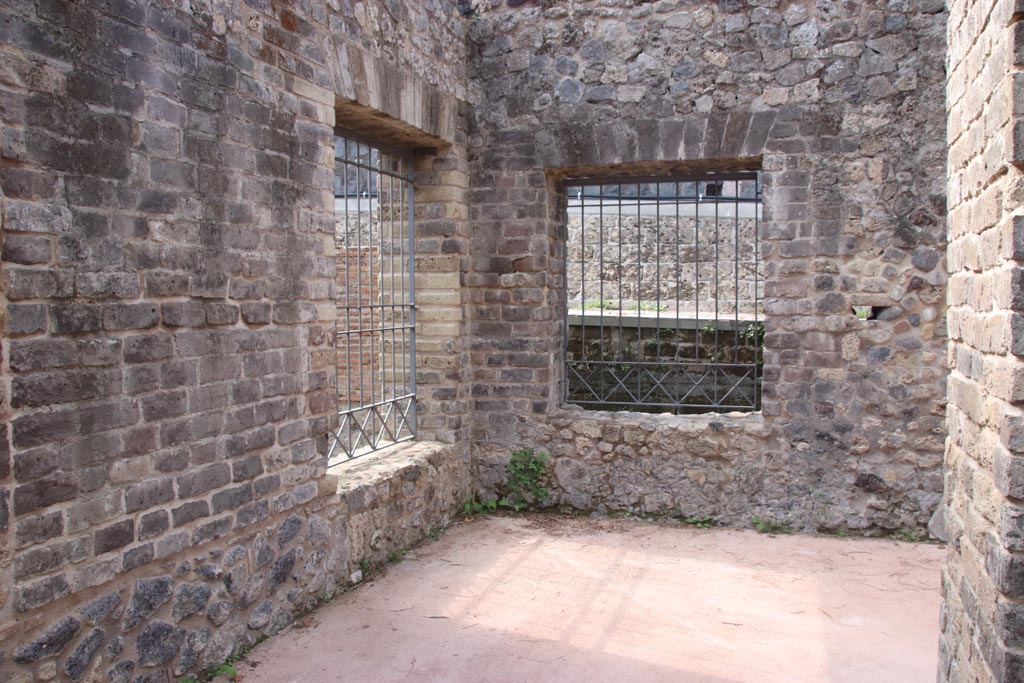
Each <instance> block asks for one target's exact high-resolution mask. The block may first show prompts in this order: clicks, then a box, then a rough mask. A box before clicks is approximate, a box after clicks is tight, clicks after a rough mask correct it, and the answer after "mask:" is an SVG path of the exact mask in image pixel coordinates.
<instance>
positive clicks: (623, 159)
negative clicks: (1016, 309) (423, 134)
mask: <svg viewBox="0 0 1024 683" xmlns="http://www.w3.org/2000/svg"><path fill="white" fill-rule="evenodd" d="M476 7H477V9H476V12H475V14H474V15H473V16H472V17H471V18H470V21H469V28H468V35H469V39H470V46H469V47H470V62H469V63H470V89H469V92H470V98H471V104H472V105H473V110H472V114H473V117H472V128H471V131H470V132H471V137H470V140H471V145H470V168H471V189H470V195H469V196H470V205H471V211H472V213H471V217H472V220H473V240H472V242H471V249H472V251H471V254H472V256H473V260H472V265H473V270H472V272H471V274H470V279H469V283H470V285H471V287H472V288H473V291H472V296H473V304H474V308H473V320H472V330H473V335H474V341H473V344H474V346H473V392H474V408H475V415H474V424H473V442H474V449H473V450H474V456H475V460H474V466H475V467H476V471H477V480H478V481H479V482H480V483H481V485H482V486H484V487H485V488H487V487H488V486H490V485H491V484H492V483H494V482H496V481H498V480H499V479H500V478H501V477H502V476H503V471H504V462H505V461H506V460H507V458H508V454H509V452H510V451H511V450H514V449H515V448H518V447H521V446H537V447H540V448H550V449H552V450H554V449H556V448H557V449H558V451H559V452H558V453H556V454H555V456H556V457H555V462H554V464H555V473H556V476H555V477H554V479H553V481H552V482H551V483H552V490H553V492H554V494H553V501H554V502H557V503H563V504H567V505H577V504H578V501H586V505H585V506H584V507H585V508H586V509H597V510H628V511H634V512H640V513H643V512H647V511H651V512H653V511H658V512H659V513H661V514H682V513H683V512H684V511H686V510H691V509H692V506H693V503H694V500H699V501H700V502H701V503H702V505H703V509H704V514H709V515H716V516H719V517H720V518H721V519H723V520H725V521H729V522H732V523H741V524H746V523H749V518H750V516H752V515H758V516H762V517H775V518H780V519H785V520H787V521H788V522H789V523H791V524H793V525H796V526H799V527H802V528H810V529H814V528H819V529H836V528H844V527H848V528H873V529H895V528H901V527H905V528H909V529H915V530H917V531H923V529H924V526H925V525H926V523H927V522H928V520H929V517H930V516H931V514H932V512H933V511H934V510H935V509H936V507H937V505H938V502H939V500H940V498H941V494H942V474H941V459H942V449H943V435H944V412H945V388H944V387H945V376H946V370H945V367H944V363H945V360H944V359H945V310H944V308H945V306H944V299H945V282H946V275H945V267H944V264H943V260H942V256H943V249H944V244H945V222H944V213H945V197H944V182H943V177H944V173H943V164H944V141H943V135H942V131H943V130H944V125H945V122H944V120H943V114H942V109H941V107H937V106H936V103H937V102H939V101H941V100H942V97H943V58H944V42H945V41H944V26H945V17H944V13H943V9H944V8H943V3H942V2H940V1H938V0H925V1H921V2H913V3H900V4H898V5H897V4H893V3H889V4H887V5H885V6H881V5H875V4H870V3H845V4H841V3H832V2H819V3H812V4H807V3H804V2H785V1H783V2H780V3H776V4H773V5H772V7H771V8H768V7H759V6H754V3H670V2H668V3H640V4H638V3H634V2H628V1H626V0H623V1H621V2H577V3H572V4H570V5H565V4H553V5H540V6H538V5H533V4H526V5H521V3H512V2H508V3H502V2H490V3H477V4H476ZM751 168H759V169H761V171H762V174H763V189H764V217H765V220H764V221H763V223H762V226H761V227H762V246H763V250H764V259H765V260H764V274H765V281H764V287H765V290H764V294H765V300H764V307H765V313H766V337H765V383H764V402H763V411H762V415H761V416H749V417H748V418H746V419H748V420H749V421H751V422H752V425H751V426H750V428H749V429H748V430H744V429H742V428H740V427H734V429H736V430H738V431H739V432H742V433H743V435H744V439H742V440H741V439H736V440H735V442H734V444H735V446H736V448H737V450H736V452H734V453H728V454H726V455H727V457H725V462H724V463H723V461H722V459H720V457H716V456H712V455H711V452H712V451H714V452H716V453H718V452H720V451H719V447H718V446H716V447H715V448H714V449H711V450H709V451H708V452H707V453H703V452H689V451H687V450H686V449H681V448H679V447H678V445H677V444H675V443H673V442H672V441H671V440H660V439H659V440H658V441H657V444H655V445H651V444H645V443H633V444H625V445H624V447H625V450H618V451H615V452H616V453H622V454H623V455H622V456H621V457H622V458H623V459H624V461H623V462H620V461H619V460H618V458H617V457H613V456H612V455H610V454H609V451H608V448H609V444H612V446H613V451H614V449H615V448H618V447H619V446H623V444H621V443H620V442H618V441H614V440H613V441H608V440H607V439H603V438H601V434H603V433H605V432H606V431H607V430H611V432H614V433H617V432H616V430H620V429H626V428H627V427H630V426H632V425H633V424H634V422H635V421H636V418H633V417H629V418H628V419H627V418H624V417H621V416H617V415H615V414H611V413H604V414H601V413H596V412H581V411H565V410H563V409H562V408H561V407H560V403H561V391H562V387H561V379H562V373H563V370H562V339H563V331H562V330H561V329H560V323H559V321H560V320H561V312H560V311H561V309H560V307H561V305H562V277H563V268H564V264H563V263H562V262H561V259H562V253H563V251H562V243H561V240H562V239H563V238H562V229H561V228H560V225H559V215H558V206H559V203H558V193H559V190H560V188H559V180H560V179H561V178H565V177H569V178H571V177H581V176H583V177H588V176H596V175H599V174H602V173H604V174H612V175H614V176H618V177H621V176H624V175H629V174H630V173H638V174H640V175H648V174H653V173H664V172H667V171H671V170H677V171H687V170H689V171H693V170H702V169H703V170H716V169H732V170H744V169H751ZM858 305H867V306H875V307H877V308H878V311H879V313H880V315H879V316H878V319H876V320H871V321H867V322H865V321H862V320H859V319H858V318H857V317H856V316H855V315H854V313H853V310H852V308H853V306H858ZM566 420H569V421H572V422H573V424H575V425H577V426H580V425H581V424H582V423H584V422H591V423H592V427H593V428H592V429H590V428H588V434H587V435H581V434H573V433H572V432H571V430H565V429H562V428H560V427H559V425H560V424H562V422H563V421H566ZM684 420H685V419H684ZM705 422H707V429H717V428H719V427H721V426H722V424H732V422H733V420H732V419H729V420H727V421H725V422H724V423H723V422H721V421H715V420H710V421H705ZM680 424H681V426H680V428H681V429H686V428H687V427H686V425H685V424H683V423H682V422H681V423H680ZM580 428H582V427H580ZM632 433H634V434H639V433H640V432H632ZM748 436H749V437H750V438H753V439H755V441H756V445H752V444H751V443H750V442H749V441H747V437H748ZM616 438H618V437H617V436H616ZM709 438H710V439H711V440H713V441H717V436H716V435H709ZM740 443H743V444H744V446H742V447H741V446H740V445H739V444H740ZM568 444H571V446H572V447H571V448H569V447H567V445H568ZM741 448H742V450H740V449H741ZM630 449H632V450H630ZM638 457H639V458H643V464H642V465H637V469H636V470H632V469H631V470H630V471H631V473H632V476H631V477H630V478H629V482H628V485H626V484H625V483H624V482H623V478H622V476H621V472H622V469H623V467H624V466H627V462H628V465H629V467H632V465H633V464H634V463H633V459H634V458H638ZM563 459H569V460H571V462H566V463H561V462H560V461H561V460H563ZM663 492H667V493H666V495H667V496H668V498H664V497H663V496H662V495H661V494H662V493H663ZM694 492H697V493H696V494H695V493H694ZM584 493H585V495H584ZM648 494H650V495H654V494H658V495H657V502H656V504H652V505H649V504H648V503H647V502H645V501H646V499H647V496H648ZM652 500H654V499H652Z"/></svg>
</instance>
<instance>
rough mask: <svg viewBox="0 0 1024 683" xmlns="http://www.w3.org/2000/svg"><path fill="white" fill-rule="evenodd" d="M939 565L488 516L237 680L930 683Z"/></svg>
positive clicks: (715, 533) (628, 526)
mask: <svg viewBox="0 0 1024 683" xmlns="http://www.w3.org/2000/svg"><path fill="white" fill-rule="evenodd" d="M943 554H944V551H943V549H942V548H941V547H938V546H933V545H921V544H907V543H899V542H895V541H891V540H865V539H858V538H848V539H840V538H827V537H817V536H803V535H793V536H767V535H759V534H757V533H755V532H753V531H734V530H701V529H691V528H682V527H676V526H662V525H656V524H651V523H644V522H625V521H605V520H590V519H578V518H566V517H551V516H537V517H530V516H527V517H500V516H497V517H486V518H478V519H476V520H473V521H470V522H467V523H460V524H458V525H456V526H454V527H453V528H451V529H449V530H448V531H447V533H446V534H445V535H444V536H443V537H442V538H441V539H440V540H439V541H437V542H428V543H426V544H425V545H423V546H421V547H420V548H418V549H416V550H414V551H412V552H410V553H409V554H408V555H407V556H406V557H405V559H404V560H403V561H402V562H401V563H399V564H395V565H392V566H390V567H389V568H388V570H387V572H386V574H384V575H383V576H378V577H377V578H375V579H373V580H370V581H367V582H366V584H365V585H362V586H360V587H359V588H358V589H357V590H354V591H352V592H349V593H346V594H344V595H342V596H340V597H338V598H337V599H335V600H334V601H333V602H331V603H330V604H329V605H326V606H325V607H323V608H322V609H320V610H319V611H318V612H316V613H315V614H314V615H311V616H310V617H307V618H306V619H304V620H303V621H302V622H300V623H298V624H296V626H294V627H292V628H290V629H288V630H287V631H285V632H283V633H281V634H279V635H278V636H275V637H274V638H271V639H270V640H269V641H267V642H265V643H264V644H262V645H261V646H259V647H257V648H256V649H255V650H254V651H253V652H252V653H251V654H250V655H249V657H248V661H247V662H246V663H243V665H241V666H240V667H239V679H240V680H242V681H245V683H291V682H295V683H318V682H320V681H346V682H348V681H352V682H360V683H361V682H364V681H366V682H369V681H374V682H383V681H467V682H469V681H472V682H473V683H484V682H491V681H496V682H503V681H509V682H512V681H516V682H522V681H587V682H591V681H612V682H614V683H627V682H629V681H643V682H645V683H646V682H650V681H672V682H673V683H680V682H682V683H685V682H689V681H693V682H697V681H699V682H701V683H726V682H735V683H740V682H742V683H751V682H757V683H770V682H778V683H800V682H803V681H806V682H808V683H811V682H813V683H823V682H826V681H827V682H831V683H840V682H843V683H885V682H890V681H891V682H892V683H916V682H921V683H924V682H926V681H927V682H931V681H934V680H935V671H936V663H937V639H938V632H939V627H938V617H939V567H940V561H941V559H942V557H943Z"/></svg>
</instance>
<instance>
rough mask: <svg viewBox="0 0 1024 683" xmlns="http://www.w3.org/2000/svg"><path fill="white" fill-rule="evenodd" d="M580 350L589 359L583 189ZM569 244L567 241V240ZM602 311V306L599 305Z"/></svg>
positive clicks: (585, 228)
mask: <svg viewBox="0 0 1024 683" xmlns="http://www.w3.org/2000/svg"><path fill="white" fill-rule="evenodd" d="M579 201H580V323H581V325H580V348H581V349H582V351H581V353H582V355H583V357H584V358H586V357H587V212H586V211H585V209H584V201H583V187H582V186H581V188H580V198H579ZM566 242H567V240H566ZM598 310H600V304H599V305H598Z"/></svg>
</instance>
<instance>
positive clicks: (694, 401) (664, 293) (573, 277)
mask: <svg viewBox="0 0 1024 683" xmlns="http://www.w3.org/2000/svg"><path fill="white" fill-rule="evenodd" d="M563 187H564V207H565V212H564V216H565V225H566V231H565V236H566V241H565V296H566V306H565V313H566V316H565V341H566V347H565V359H566V368H565V376H564V380H563V388H564V394H563V395H564V398H565V400H566V401H567V402H568V403H574V404H577V405H580V406H584V407H587V408H591V409H598V410H634V411H643V412H671V413H675V414H683V413H699V412H725V411H734V410H735V411H744V410H745V411H753V410H759V409H760V406H761V374H762V373H761V368H762V365H763V352H762V343H763V334H764V325H763V323H762V300H763V292H762V290H761V287H762V276H761V263H760V243H759V237H758V228H759V223H760V220H761V208H762V200H761V185H760V176H759V174H758V173H757V172H743V173H715V174H703V175H688V176H671V177H634V178H622V179H603V178H602V179H584V180H567V181H565V183H564V184H563Z"/></svg>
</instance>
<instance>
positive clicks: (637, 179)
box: [562, 171, 757, 188]
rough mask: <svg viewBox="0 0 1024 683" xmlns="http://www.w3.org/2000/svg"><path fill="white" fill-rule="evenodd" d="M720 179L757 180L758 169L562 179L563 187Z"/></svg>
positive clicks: (713, 180) (701, 181) (716, 180)
mask: <svg viewBox="0 0 1024 683" xmlns="http://www.w3.org/2000/svg"><path fill="white" fill-rule="evenodd" d="M719 180H757V171H730V172H723V173H715V172H713V171H711V172H708V173H697V174H689V173H683V174H673V175H651V176H621V177H611V178H605V177H600V176H595V177H593V178H566V179H565V180H563V181H562V187H563V188H565V187H577V186H583V187H590V186H593V185H652V184H655V183H664V184H671V183H695V182H699V183H704V182H712V183H714V182H718V181H719Z"/></svg>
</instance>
